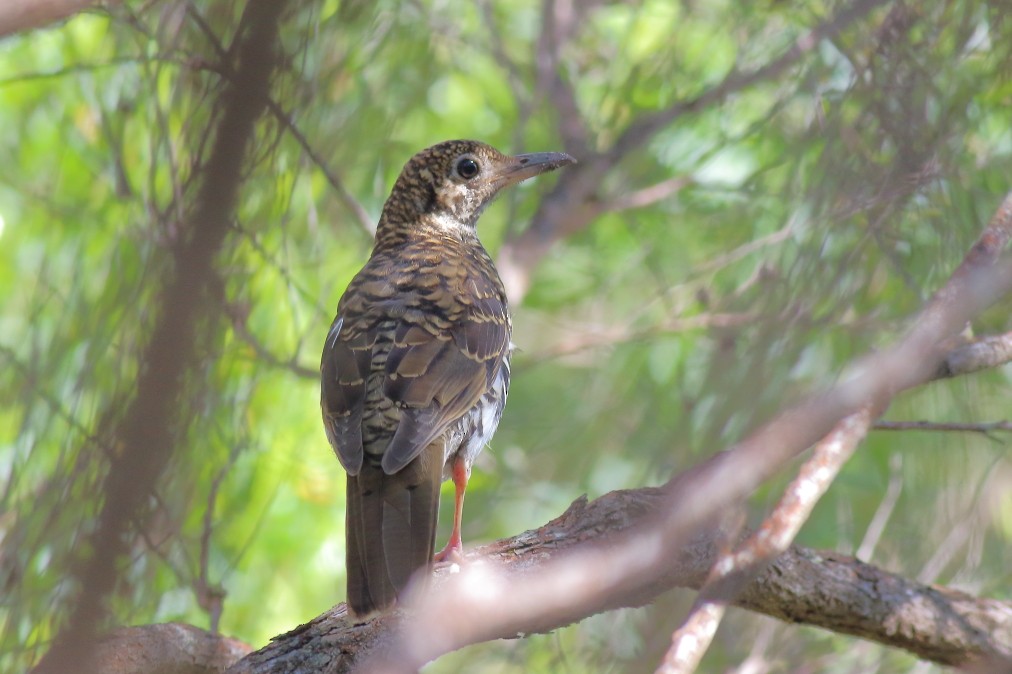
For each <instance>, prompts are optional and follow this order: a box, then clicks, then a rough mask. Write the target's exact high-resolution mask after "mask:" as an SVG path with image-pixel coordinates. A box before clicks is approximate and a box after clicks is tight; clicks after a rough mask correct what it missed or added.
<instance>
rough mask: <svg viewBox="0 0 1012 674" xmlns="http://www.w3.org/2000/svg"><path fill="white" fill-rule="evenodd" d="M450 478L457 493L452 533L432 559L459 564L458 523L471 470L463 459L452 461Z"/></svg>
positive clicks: (459, 541) (460, 559) (460, 552)
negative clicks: (443, 546) (444, 545)
mask: <svg viewBox="0 0 1012 674" xmlns="http://www.w3.org/2000/svg"><path fill="white" fill-rule="evenodd" d="M452 477H453V486H454V488H455V490H456V493H457V494H456V498H455V499H454V507H453V531H451V532H450V540H449V541H447V542H446V547H445V548H443V549H442V550H440V551H439V552H437V553H436V556H435V558H434V559H435V561H436V562H460V561H462V560H463V559H464V544H463V542H462V541H461V540H460V521H461V519H462V517H463V515H464V490H466V489H467V480H468V478H470V477H471V469H470V468H468V466H467V464H466V463H465V462H464V459H463V457H460V456H458V457H457V458H455V459H454V460H453V475H452Z"/></svg>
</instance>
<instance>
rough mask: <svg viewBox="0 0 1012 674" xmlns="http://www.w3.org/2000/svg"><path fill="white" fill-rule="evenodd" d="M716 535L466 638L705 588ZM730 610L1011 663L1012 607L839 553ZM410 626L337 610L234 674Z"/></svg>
mask: <svg viewBox="0 0 1012 674" xmlns="http://www.w3.org/2000/svg"><path fill="white" fill-rule="evenodd" d="M666 498H667V496H666V494H665V492H664V490H661V489H652V488H646V489H636V490H629V491H616V492H611V493H609V494H606V495H604V496H602V497H601V498H599V499H596V500H594V501H591V502H587V500H586V499H584V498H581V499H579V500H577V501H576V502H574V503H573V504H572V505H571V506H570V507H569V509H568V510H567V511H566V512H565V513H563V514H562V515H561V516H559V517H558V518H557V519H555V520H553V521H551V522H549V523H547V524H546V525H544V526H543V527H541V528H540V529H537V530H535V531H527V532H524V533H522V534H520V535H518V536H514V537H512V538H507V539H503V540H501V541H497V542H495V543H492V544H490V545H487V546H483V547H480V548H478V549H476V550H474V551H473V552H470V553H468V555H467V568H466V571H465V573H466V574H467V575H468V576H471V577H472V579H474V577H475V576H476V575H480V576H484V578H486V579H488V580H490V581H493V582H483V583H482V584H480V585H477V586H476V587H475V589H476V590H477V591H479V592H481V593H483V594H484V593H491V594H493V595H494V594H495V593H497V592H504V593H508V592H510V588H511V587H513V586H514V584H515V583H517V582H522V581H524V580H526V579H529V578H535V577H537V576H538V575H539V574H541V573H542V572H544V571H545V570H546V569H549V568H550V567H551V565H552V562H553V561H557V560H559V559H571V558H572V556H573V555H572V553H573V552H574V551H576V550H578V549H579V548H581V547H585V546H586V545H587V544H588V543H591V544H592V542H593V541H595V540H600V539H601V538H602V537H613V536H614V535H615V534H616V533H619V534H621V533H624V532H630V531H634V530H636V529H638V528H640V527H641V526H642V525H643V523H644V521H645V520H649V519H650V518H651V517H652V514H653V513H654V512H656V510H657V509H658V508H661V507H663V505H664V502H665V500H666ZM719 539H720V533H719V531H716V530H710V531H709V532H707V533H704V534H701V535H700V536H697V537H696V538H695V539H693V540H691V541H689V542H688V543H686V544H685V545H684V546H682V547H680V548H679V549H677V550H675V551H674V554H673V555H672V556H671V557H669V558H668V560H667V564H666V567H665V569H664V572H663V573H662V574H661V575H660V576H658V577H656V578H652V579H648V578H645V577H640V578H638V579H633V580H632V582H631V583H630V584H629V585H628V587H627V588H626V591H625V592H623V593H621V594H615V595H611V596H610V597H607V598H606V599H605V600H604V601H602V602H600V603H596V604H595V605H594V606H592V607H590V608H589V610H587V611H581V612H579V613H568V614H561V615H560V614H554V615H551V616H544V615H542V614H540V613H539V612H538V611H537V610H531V611H530V615H529V619H528V620H527V621H526V623H525V624H524V625H521V626H517V627H515V628H509V629H505V628H503V629H496V630H494V631H488V632H482V633H480V634H479V633H475V634H474V635H473V636H474V639H473V640H469V642H476V641H484V640H489V639H495V638H513V637H516V636H518V635H521V634H526V633H531V632H547V631H549V630H553V629H557V628H559V627H563V626H565V625H567V624H570V623H572V622H575V621H578V620H580V619H582V618H584V617H586V615H590V614H593V613H598V612H601V611H606V610H611V609H615V608H621V607H627V606H642V605H645V604H647V603H649V602H650V601H652V600H653V599H654V598H655V597H656V596H657V595H658V594H660V593H661V592H664V591H666V590H668V589H669V588H672V587H688V588H699V587H701V586H702V584H703V582H704V581H705V580H706V577H707V574H708V573H709V571H710V569H711V567H712V566H713V563H714V562H715V560H716V559H717V544H718V542H719ZM454 571H455V569H454V568H453V567H452V566H448V565H447V566H441V567H440V568H438V569H437V570H436V572H435V578H434V579H433V587H432V590H433V594H434V595H438V594H439V593H440V592H441V591H442V590H444V589H445V588H446V586H447V585H448V583H449V582H450V581H451V580H453V579H454V578H456V577H458V576H460V575H461V573H455V572H454ZM493 579H494V580H493ZM589 582H593V579H589ZM568 589H570V590H574V589H577V590H578V588H573V587H572V586H570V587H569V588H568ZM492 601H493V602H494V601H495V599H494V598H493V600H492ZM733 603H734V604H735V605H737V606H740V607H744V608H747V609H750V610H753V611H756V612H759V613H763V614H766V615H770V616H773V617H775V618H779V619H781V620H784V621H787V622H798V623H806V624H809V625H815V626H818V627H823V628H825V629H829V630H833V631H836V632H842V633H845V634H851V635H854V636H859V637H862V638H866V639H871V640H873V641H877V642H879V643H883V644H886V645H889V646H893V647H899V648H905V649H907V650H909V651H911V652H912V653H914V654H916V655H918V656H919V657H922V658H925V659H928V660H932V661H934V662H940V663H944V664H956V663H960V662H965V661H966V660H967V659H969V658H973V657H994V656H998V657H1006V658H1008V657H1012V603H1009V602H1000V601H996V600H990V599H978V598H975V597H972V596H970V595H967V594H964V593H962V592H958V591H955V590H950V589H946V588H940V587H937V586H927V585H923V584H920V583H917V582H914V581H910V580H906V579H904V578H902V577H900V576H898V575H895V574H891V573H889V572H887V571H884V570H882V569H879V568H877V567H874V566H871V565H869V564H864V563H862V562H860V561H858V560H856V559H853V558H851V557H847V556H844V555H839V554H836V553H833V552H826V551H816V550H811V549H808V548H803V547H799V546H791V547H790V548H788V550H787V552H786V553H784V554H783V555H782V556H780V557H779V558H777V560H776V561H774V562H773V563H772V564H771V565H770V566H769V567H768V568H767V569H766V570H765V571H763V572H762V573H761V574H760V575H759V576H758V577H757V578H756V579H755V580H754V581H753V582H751V583H750V584H748V585H747V586H746V587H745V589H744V592H743V593H742V594H741V596H739V597H738V599H737V600H735V601H734V602H733ZM531 608H533V607H531ZM467 616H468V611H467V607H466V606H459V607H457V610H456V611H454V612H453V613H452V614H447V615H446V616H445V618H446V619H448V620H454V618H456V619H459V620H465V621H466V620H468V617H467ZM404 619H405V613H404V611H396V612H394V613H391V614H387V615H383V616H380V617H379V618H377V619H375V620H373V621H370V622H367V623H365V624H355V623H354V622H353V621H352V620H349V619H348V617H347V616H346V614H345V612H344V605H343V604H340V605H338V606H336V607H335V608H333V609H331V610H330V611H328V612H326V613H324V614H323V615H321V616H319V617H317V618H315V619H313V620H312V621H311V622H309V623H307V624H305V625H302V626H300V627H298V628H296V629H295V630H292V631H291V632H288V633H287V634H283V635H279V636H278V637H275V638H274V639H273V640H272V642H271V643H270V644H268V645H267V646H265V647H264V648H263V649H261V650H260V651H257V652H256V653H253V654H251V655H249V656H247V657H246V658H244V659H243V660H241V661H240V662H238V663H236V664H235V665H234V666H233V667H231V668H230V669H229V670H228V674H281V673H287V674H294V673H295V672H309V671H326V672H332V673H334V674H337V673H339V672H348V671H351V670H352V669H353V668H355V666H356V665H357V664H360V663H361V662H362V661H363V659H364V658H366V657H368V656H370V655H372V656H375V655H377V654H384V653H387V654H391V653H397V652H398V651H397V650H396V646H397V644H398V640H397V638H396V634H397V629H398V628H399V627H400V626H401V625H400V621H402V620H404ZM455 645H456V646H457V647H459V646H462V645H464V644H462V643H461V644H455ZM378 671H384V670H383V669H382V668H379V670H378ZM390 671H400V670H399V669H392V670H390Z"/></svg>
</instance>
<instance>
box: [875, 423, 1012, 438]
mask: <svg viewBox="0 0 1012 674" xmlns="http://www.w3.org/2000/svg"><path fill="white" fill-rule="evenodd" d="M872 428H874V429H875V430H876V431H951V432H965V433H983V434H984V435H990V434H991V433H993V432H995V431H1009V432H1012V421H979V422H959V421H876V422H875V425H874V426H873V427H872Z"/></svg>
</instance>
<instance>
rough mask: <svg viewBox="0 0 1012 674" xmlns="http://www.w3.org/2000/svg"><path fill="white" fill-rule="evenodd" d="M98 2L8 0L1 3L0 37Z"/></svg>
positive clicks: (58, 17)
mask: <svg viewBox="0 0 1012 674" xmlns="http://www.w3.org/2000/svg"><path fill="white" fill-rule="evenodd" d="M97 4H98V2H96V0H7V1H6V2H3V3H0V37H3V36H5V35H11V34H12V33H17V32H19V31H23V30H30V29H32V28H41V27H42V26H45V25H48V24H50V23H54V22H56V21H59V20H61V19H66V18H67V17H69V16H71V15H73V14H77V13H78V12H80V11H82V10H85V9H87V8H89V7H91V6H93V5H97Z"/></svg>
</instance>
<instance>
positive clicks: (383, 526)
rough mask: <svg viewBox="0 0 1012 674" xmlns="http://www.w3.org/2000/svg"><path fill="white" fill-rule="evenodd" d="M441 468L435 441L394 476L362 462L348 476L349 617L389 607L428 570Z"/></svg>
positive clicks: (432, 544) (438, 445) (430, 562)
mask: <svg viewBox="0 0 1012 674" xmlns="http://www.w3.org/2000/svg"><path fill="white" fill-rule="evenodd" d="M442 463H443V447H442V442H441V441H439V442H435V443H432V444H431V445H429V447H427V448H426V449H425V451H423V452H422V453H421V454H419V455H418V457H416V458H415V459H414V460H413V461H411V463H409V464H408V465H406V466H405V467H404V468H402V469H401V470H399V471H397V472H396V473H394V474H393V475H387V474H386V473H384V472H383V469H382V468H381V467H380V466H379V465H378V464H375V465H374V464H373V463H372V462H370V461H368V460H367V461H366V462H365V464H364V465H363V466H362V469H361V470H360V471H359V473H358V475H354V476H352V475H349V476H348V491H347V502H348V503H347V508H346V520H345V526H346V528H347V542H348V549H347V567H348V607H349V609H350V610H351V612H352V613H353V614H354V615H356V616H359V617H364V616H366V615H368V614H369V613H372V612H373V611H381V610H383V609H385V608H388V607H389V606H392V605H393V604H394V603H395V602H396V600H397V597H398V596H399V595H400V594H401V593H402V592H403V591H404V588H405V587H406V586H407V584H408V582H409V581H410V580H411V577H412V575H414V574H415V572H416V571H418V570H419V569H428V568H429V567H430V566H431V565H432V555H433V551H434V548H435V537H436V521H437V516H438V514H439V485H440V482H441V481H442V471H443V466H442ZM425 577H427V574H426V575H425Z"/></svg>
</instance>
